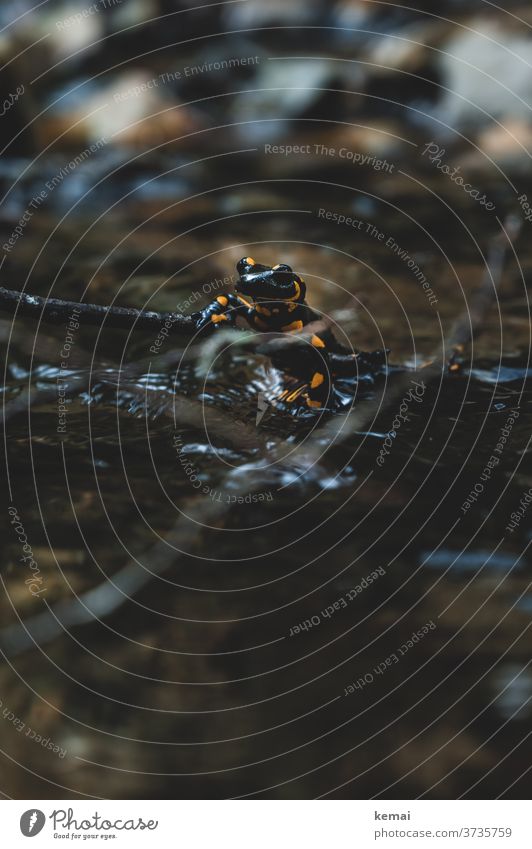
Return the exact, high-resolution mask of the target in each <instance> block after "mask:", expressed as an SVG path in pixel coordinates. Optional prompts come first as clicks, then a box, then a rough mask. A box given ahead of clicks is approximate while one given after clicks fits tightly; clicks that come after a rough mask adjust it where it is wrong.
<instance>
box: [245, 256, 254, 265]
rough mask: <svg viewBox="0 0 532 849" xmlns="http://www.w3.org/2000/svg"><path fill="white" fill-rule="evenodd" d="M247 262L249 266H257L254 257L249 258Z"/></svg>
mask: <svg viewBox="0 0 532 849" xmlns="http://www.w3.org/2000/svg"><path fill="white" fill-rule="evenodd" d="M246 262H247V264H248V265H255V260H254V259H253V257H252V256H247V257H246Z"/></svg>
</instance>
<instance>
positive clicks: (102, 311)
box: [0, 287, 196, 335]
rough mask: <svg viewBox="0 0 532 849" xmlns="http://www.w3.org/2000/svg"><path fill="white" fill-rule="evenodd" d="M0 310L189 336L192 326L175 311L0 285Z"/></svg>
mask: <svg viewBox="0 0 532 849" xmlns="http://www.w3.org/2000/svg"><path fill="white" fill-rule="evenodd" d="M0 310H1V311H2V312H7V313H11V314H12V315H16V316H28V317H30V318H35V319H39V320H40V321H44V322H46V323H48V324H64V323H65V322H67V321H69V320H70V319H72V318H75V320H76V321H78V322H79V323H80V324H88V325H96V326H98V327H101V326H102V325H103V324H105V325H107V326H108V327H116V328H122V329H124V330H132V329H138V330H160V328H161V326H162V325H165V326H166V328H167V330H168V333H175V334H185V335H191V334H192V333H194V332H195V330H196V325H195V323H194V321H193V320H192V318H191V317H190V316H188V315H181V313H177V312H155V311H154V310H137V309H133V308H132V307H116V306H108V307H104V306H100V305H99V304H85V303H78V302H76V301H64V300H62V299H61V298H43V297H41V296H40V295H28V294H26V293H25V292H18V291H16V290H15V289H4V288H3V287H0Z"/></svg>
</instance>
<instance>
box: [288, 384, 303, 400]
mask: <svg viewBox="0 0 532 849" xmlns="http://www.w3.org/2000/svg"><path fill="white" fill-rule="evenodd" d="M306 385H307V384H303V386H299V387H298V388H297V389H296V390H295V392H292V394H291V395H289V396H288V397H287V399H286V400H287V401H288V402H289V403H291V402H292V401H295V400H296V398H298V397H299V395H301V393H302V392H303V389H305V387H306Z"/></svg>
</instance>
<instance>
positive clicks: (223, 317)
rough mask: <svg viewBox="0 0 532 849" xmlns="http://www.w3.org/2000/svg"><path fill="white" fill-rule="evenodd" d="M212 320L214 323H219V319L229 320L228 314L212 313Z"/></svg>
mask: <svg viewBox="0 0 532 849" xmlns="http://www.w3.org/2000/svg"><path fill="white" fill-rule="evenodd" d="M211 321H212V322H213V324H218V322H219V321H227V316H226V315H211Z"/></svg>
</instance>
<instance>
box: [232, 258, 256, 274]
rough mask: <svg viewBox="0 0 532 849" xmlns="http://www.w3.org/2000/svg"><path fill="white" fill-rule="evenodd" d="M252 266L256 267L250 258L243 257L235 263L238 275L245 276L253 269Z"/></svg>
mask: <svg viewBox="0 0 532 849" xmlns="http://www.w3.org/2000/svg"><path fill="white" fill-rule="evenodd" d="M254 265H256V262H255V260H254V259H253V257H252V256H244V257H242V259H240V260H239V261H238V262H237V264H236V270H237V271H238V273H239V274H246V273H248V272H249V271H250V270H251V269H252V268H253V266H254Z"/></svg>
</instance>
